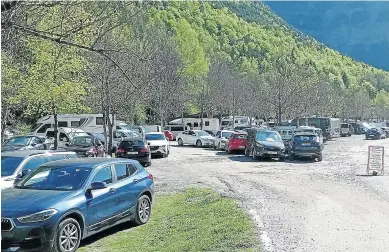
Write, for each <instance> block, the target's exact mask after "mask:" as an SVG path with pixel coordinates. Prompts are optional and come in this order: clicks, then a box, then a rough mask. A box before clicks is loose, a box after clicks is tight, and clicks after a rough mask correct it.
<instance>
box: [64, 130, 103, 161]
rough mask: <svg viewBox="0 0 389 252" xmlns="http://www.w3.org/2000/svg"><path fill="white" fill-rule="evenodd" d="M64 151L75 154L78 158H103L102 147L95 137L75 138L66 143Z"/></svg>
mask: <svg viewBox="0 0 389 252" xmlns="http://www.w3.org/2000/svg"><path fill="white" fill-rule="evenodd" d="M65 145H66V148H65V149H66V150H68V151H74V152H76V153H77V154H78V155H79V156H80V157H103V156H104V154H105V153H104V146H103V144H102V143H101V142H100V140H99V139H98V138H97V137H94V136H93V135H89V136H76V137H74V138H73V139H72V140H71V141H70V143H66V144H65Z"/></svg>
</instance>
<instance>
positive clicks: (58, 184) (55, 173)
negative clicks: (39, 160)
mask: <svg viewBox="0 0 389 252" xmlns="http://www.w3.org/2000/svg"><path fill="white" fill-rule="evenodd" d="M91 171H92V168H86V167H77V168H75V167H69V166H67V167H47V166H43V167H40V168H38V169H37V170H36V171H35V172H33V173H31V174H30V175H29V176H28V177H27V178H26V179H23V180H22V181H20V182H19V183H18V184H17V185H16V187H17V188H22V189H35V190H58V191H70V190H77V189H79V188H81V186H82V185H83V184H84V182H85V180H86V179H87V178H88V176H89V174H90V172H91Z"/></svg>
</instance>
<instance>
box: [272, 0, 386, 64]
mask: <svg viewBox="0 0 389 252" xmlns="http://www.w3.org/2000/svg"><path fill="white" fill-rule="evenodd" d="M266 4H267V5H269V6H270V7H271V9H272V10H274V11H275V12H276V13H277V14H278V15H280V16H281V17H282V18H283V19H284V20H285V21H286V22H288V23H289V24H290V25H291V26H293V27H295V28H296V29H298V30H300V31H302V32H304V33H306V34H308V35H310V36H312V37H314V38H316V39H318V40H319V41H321V42H323V43H324V44H326V45H328V46H330V47H332V48H334V49H336V50H339V51H340V52H342V53H343V54H346V55H348V56H351V57H353V58H354V59H356V60H360V61H363V62H366V63H368V64H371V65H373V66H376V67H379V68H383V69H386V70H389V2H387V1H337V2H329V1H320V2H311V1H304V2H292V1H288V2H286V1H283V2H282V1H281V2H280V1H267V2H266Z"/></svg>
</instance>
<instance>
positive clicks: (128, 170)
mask: <svg viewBox="0 0 389 252" xmlns="http://www.w3.org/2000/svg"><path fill="white" fill-rule="evenodd" d="M115 172H116V177H117V180H122V179H125V178H128V177H129V176H131V175H132V174H134V173H135V172H136V168H135V167H134V166H133V165H131V164H115Z"/></svg>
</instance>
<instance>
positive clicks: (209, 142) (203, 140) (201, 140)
mask: <svg viewBox="0 0 389 252" xmlns="http://www.w3.org/2000/svg"><path fill="white" fill-rule="evenodd" d="M176 139H177V143H178V145H184V144H188V145H196V146H197V147H202V146H213V140H214V137H213V136H211V135H210V134H208V133H207V132H205V131H203V130H187V131H184V132H182V133H179V134H178V135H177V137H176Z"/></svg>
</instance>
